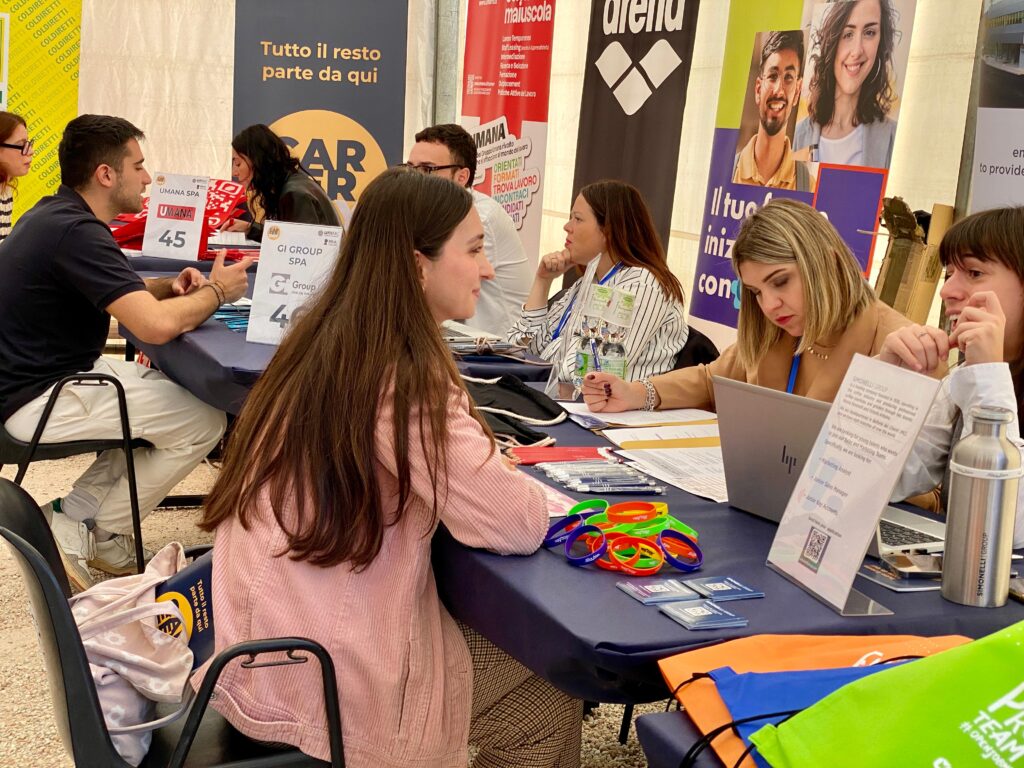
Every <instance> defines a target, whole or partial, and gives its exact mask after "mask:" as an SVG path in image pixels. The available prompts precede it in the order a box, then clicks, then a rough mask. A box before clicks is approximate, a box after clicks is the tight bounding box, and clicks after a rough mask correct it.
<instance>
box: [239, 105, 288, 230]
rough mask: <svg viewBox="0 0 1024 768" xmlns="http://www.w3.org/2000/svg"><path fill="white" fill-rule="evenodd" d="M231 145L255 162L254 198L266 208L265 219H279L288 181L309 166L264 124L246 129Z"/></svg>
mask: <svg viewBox="0 0 1024 768" xmlns="http://www.w3.org/2000/svg"><path fill="white" fill-rule="evenodd" d="M231 148H232V149H233V150H235V152H237V153H238V154H240V155H245V157H246V158H247V159H248V160H249V162H250V163H251V164H252V181H251V182H249V187H250V189H251V191H252V198H253V199H254V200H255V201H256V203H257V204H258V205H259V206H260V207H261V208H262V209H263V211H264V213H265V218H266V219H268V220H270V219H277V218H278V210H277V206H278V202H279V201H280V199H281V191H282V190H283V189H284V183H285V181H286V180H287V179H288V177H289V176H290V175H291V174H293V173H295V172H296V171H302V172H303V173H305V172H306V169H305V168H303V167H302V165H301V164H300V163H299V161H298V159H297V158H296V157H295V156H294V155H292V153H291V150H290V149H288V145H287V144H285V143H284V142H283V141H282V140H281V137H280V136H278V135H277V134H276V133H274V132H273V131H272V130H270V129H269V128H268V127H267V126H265V125H263V124H259V125H250V126H249V127H248V128H243V129H242V130H241V131H240V132H239V134H238V135H237V136H235V138H233V139H232V140H231Z"/></svg>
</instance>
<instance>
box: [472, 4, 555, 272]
mask: <svg viewBox="0 0 1024 768" xmlns="http://www.w3.org/2000/svg"><path fill="white" fill-rule="evenodd" d="M554 29H555V0H523V1H522V2H515V3H509V2H504V3H498V4H496V3H494V2H493V1H492V0H469V7H468V13H467V20H466V57H465V66H464V67H463V69H464V71H465V77H464V82H463V90H462V117H461V123H462V125H463V127H465V129H466V130H467V131H469V132H470V133H472V134H473V138H474V139H475V140H476V146H477V166H476V179H475V182H474V187H475V188H476V189H477V190H479V191H480V192H482V193H484V194H485V195H490V196H491V197H492V198H494V200H496V201H497V202H498V203H500V204H501V205H502V207H503V208H504V209H505V211H506V212H507V213H508V215H509V216H510V217H511V218H512V221H513V222H515V225H516V229H518V230H519V238H520V240H522V243H523V249H524V250H525V251H526V254H527V257H528V258H530V259H531V260H535V259H536V258H537V254H538V253H539V252H540V224H541V215H542V210H541V201H542V200H543V199H544V156H545V149H546V147H547V136H548V94H549V86H550V80H551V41H552V38H553V37H554Z"/></svg>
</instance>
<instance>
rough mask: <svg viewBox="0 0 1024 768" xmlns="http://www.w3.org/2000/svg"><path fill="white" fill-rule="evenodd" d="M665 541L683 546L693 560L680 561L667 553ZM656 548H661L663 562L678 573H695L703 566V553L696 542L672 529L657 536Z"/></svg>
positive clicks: (667, 529)
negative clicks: (663, 555)
mask: <svg viewBox="0 0 1024 768" xmlns="http://www.w3.org/2000/svg"><path fill="white" fill-rule="evenodd" d="M666 541H675V542H679V543H680V544H684V545H685V546H686V547H687V548H689V549H690V550H692V551H693V560H690V561H687V560H681V559H680V558H678V557H676V556H675V555H673V554H672V553H671V552H670V551H669V548H668V547H666V546H665V542H666ZM658 546H659V547H660V548H661V551H662V552H664V553H665V561H666V562H667V563H668V564H669V565H671V566H672V567H673V568H676V569H678V570H680V571H684V572H689V571H696V570H697V569H698V568H700V567H701V565H703V564H704V553H703V552H701V551H700V547H699V546H697V542H696V541H694V540H693V539H691V538H690V537H689V536H687V535H686V534H685V533H680V532H679V531H677V530H675V529H673V528H666V529H665V530H663V531H662V532H661V533H659V534H658Z"/></svg>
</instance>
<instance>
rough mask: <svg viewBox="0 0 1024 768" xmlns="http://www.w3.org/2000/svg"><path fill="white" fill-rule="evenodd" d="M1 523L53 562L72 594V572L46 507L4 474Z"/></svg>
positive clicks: (54, 571) (0, 480)
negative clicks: (52, 530) (66, 566)
mask: <svg viewBox="0 0 1024 768" xmlns="http://www.w3.org/2000/svg"><path fill="white" fill-rule="evenodd" d="M0 526H3V527H4V528H6V529H7V530H9V531H10V532H11V533H14V534H16V535H18V536H20V537H21V538H23V539H24V540H25V541H26V542H28V544H29V546H30V547H32V549H34V550H35V551H36V552H37V553H38V554H40V555H41V556H42V558H43V560H45V561H46V562H47V564H48V565H49V566H50V572H51V573H52V574H53V576H54V578H55V579H56V580H57V585H58V586H59V587H60V591H61V592H62V593H63V594H64V597H65V598H68V597H71V586H70V585H69V584H68V575H67V573H65V571H64V564H63V563H62V562H61V559H60V552H59V551H58V550H57V542H56V541H54V540H53V534H52V533H50V526H49V525H47V523H46V518H45V517H43V512H42V510H41V509H39V507H38V506H37V505H36V503H35V501H33V499H32V497H31V496H29V495H28V493H26V492H25V489H24V488H22V487H21V486H19V485H15V484H14V483H12V482H11V481H10V480H6V479H4V478H0Z"/></svg>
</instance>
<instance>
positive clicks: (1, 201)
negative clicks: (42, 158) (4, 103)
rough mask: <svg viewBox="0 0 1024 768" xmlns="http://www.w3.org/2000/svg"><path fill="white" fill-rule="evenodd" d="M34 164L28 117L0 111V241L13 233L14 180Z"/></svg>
mask: <svg viewBox="0 0 1024 768" xmlns="http://www.w3.org/2000/svg"><path fill="white" fill-rule="evenodd" d="M31 165H32V140H31V139H29V137H28V128H26V127H25V118H23V117H21V115H16V114H14V113H13V112H0V241H3V240H4V239H5V238H6V237H7V235H9V234H10V233H11V215H12V214H13V213H14V187H15V184H14V179H15V178H16V177H18V176H24V175H25V174H26V173H28V169H29V168H30V167H31Z"/></svg>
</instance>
